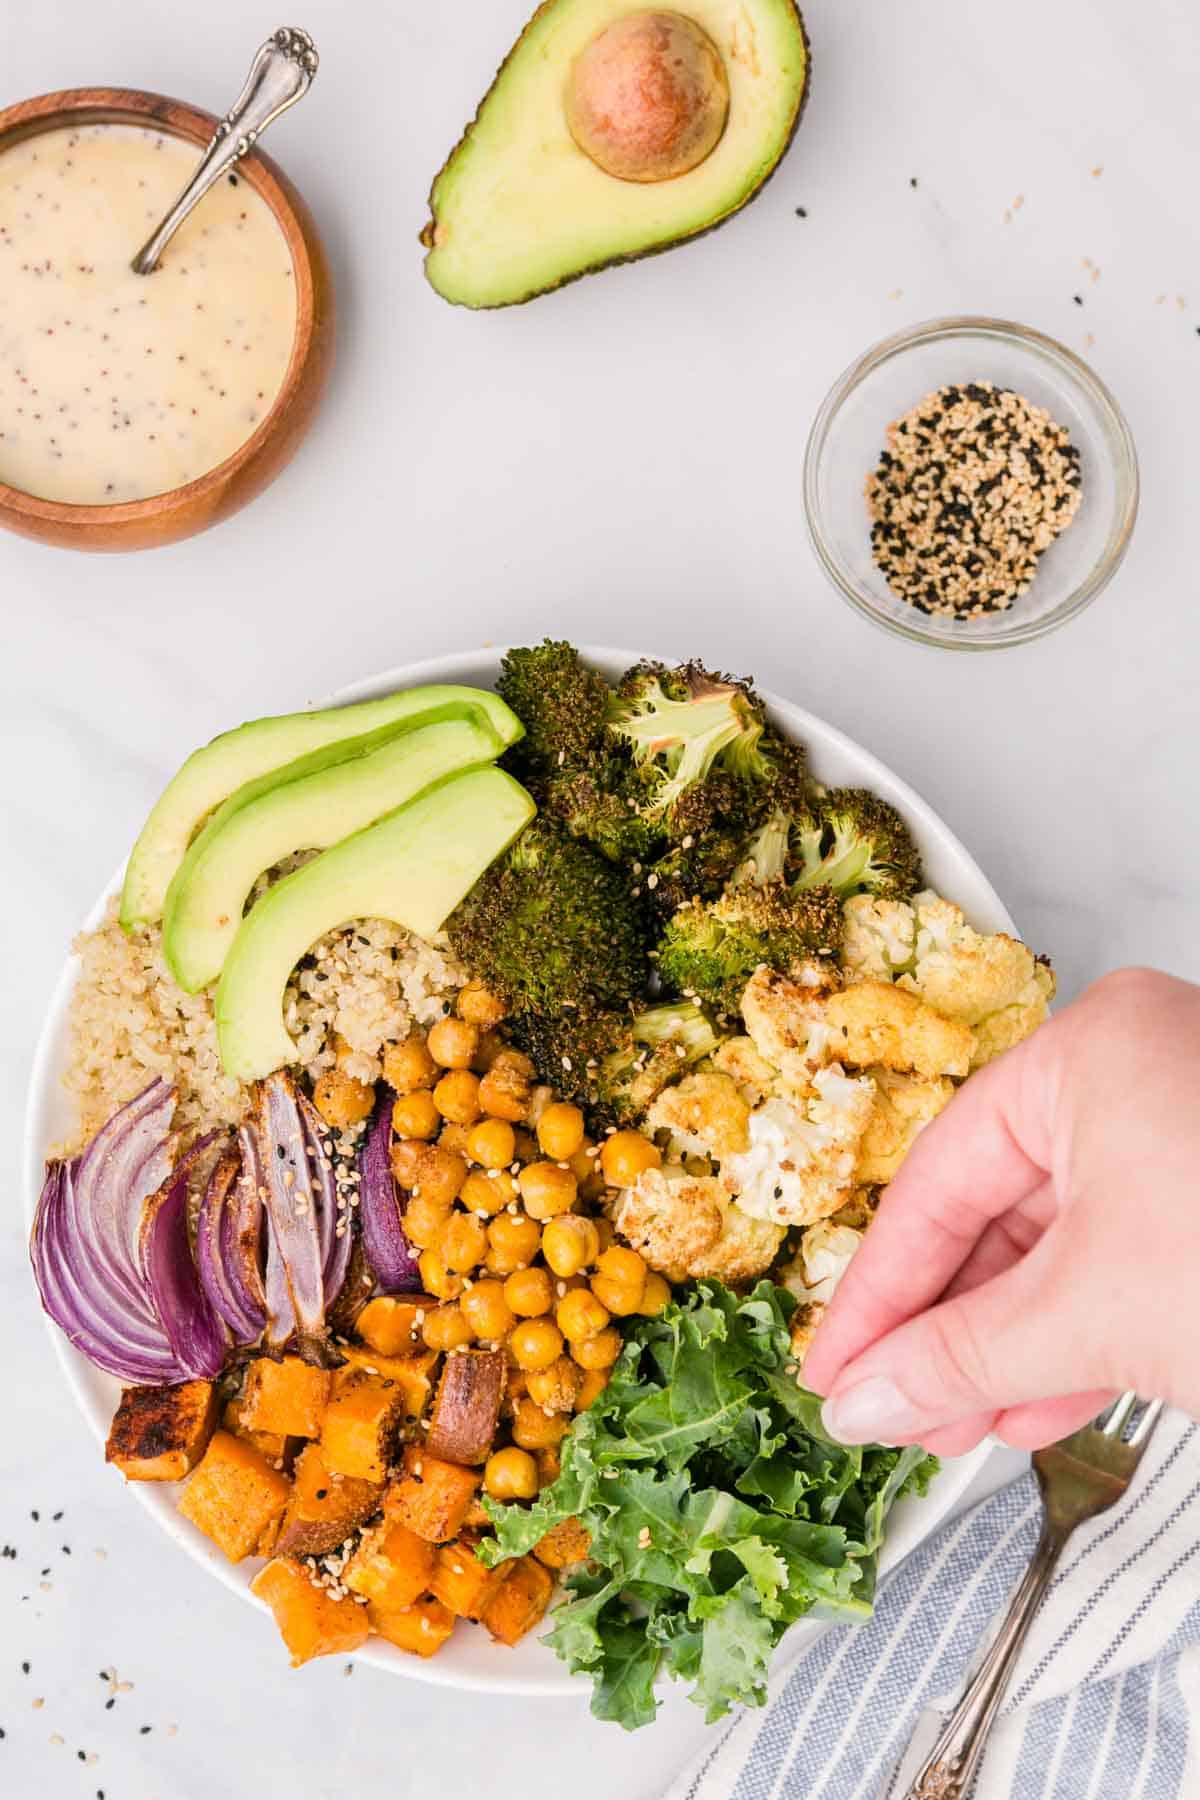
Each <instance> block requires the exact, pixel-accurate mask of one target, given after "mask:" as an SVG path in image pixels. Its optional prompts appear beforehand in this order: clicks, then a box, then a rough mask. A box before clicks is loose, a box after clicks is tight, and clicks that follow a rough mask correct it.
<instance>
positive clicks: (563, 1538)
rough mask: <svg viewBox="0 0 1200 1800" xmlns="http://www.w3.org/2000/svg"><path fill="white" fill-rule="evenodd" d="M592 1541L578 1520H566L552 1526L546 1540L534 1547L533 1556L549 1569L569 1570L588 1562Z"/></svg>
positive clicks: (540, 1541) (541, 1539)
mask: <svg viewBox="0 0 1200 1800" xmlns="http://www.w3.org/2000/svg"><path fill="white" fill-rule="evenodd" d="M591 1547H592V1540H591V1538H590V1537H589V1536H588V1534H587V1532H586V1531H585V1530H584V1528H583V1526H582V1525H581V1524H580V1523H579V1520H578V1519H564V1520H563V1521H562V1523H561V1524H559V1525H552V1526H551V1528H550V1530H549V1531H548V1532H547V1533H546V1535H545V1537H544V1538H540V1539H539V1540H538V1542H537V1543H536V1544H535V1545H534V1546H533V1554H534V1555H535V1556H536V1557H537V1559H538V1561H539V1562H540V1563H545V1565H546V1567H547V1568H548V1569H569V1568H570V1567H571V1565H572V1564H573V1563H581V1562H584V1561H586V1559H587V1553H588V1551H589V1550H590V1549H591Z"/></svg>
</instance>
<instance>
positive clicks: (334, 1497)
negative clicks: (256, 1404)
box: [276, 1444, 383, 1556]
mask: <svg viewBox="0 0 1200 1800" xmlns="http://www.w3.org/2000/svg"><path fill="white" fill-rule="evenodd" d="M382 1494H383V1488H382V1486H381V1485H380V1484H379V1483H378V1482H372V1481H355V1480H354V1479H353V1477H351V1476H348V1475H337V1474H335V1473H334V1471H333V1470H332V1469H331V1468H330V1467H329V1465H328V1464H327V1463H326V1461H325V1458H324V1456H323V1455H322V1454H321V1446H320V1445H319V1444H306V1445H305V1447H304V1449H303V1450H302V1451H301V1452H300V1454H299V1456H298V1457H297V1458H296V1469H295V1479H294V1480H293V1483H292V1494H291V1498H290V1500H289V1501H288V1506H287V1511H286V1512H285V1513H284V1515H283V1523H282V1526H281V1528H280V1532H279V1541H278V1544H277V1546H276V1547H277V1549H278V1550H279V1551H280V1553H281V1554H283V1553H286V1554H287V1555H288V1556H324V1555H325V1554H326V1553H327V1552H328V1551H330V1550H336V1549H337V1547H338V1545H339V1544H340V1543H342V1542H343V1541H344V1539H346V1538H348V1537H349V1535H350V1533H351V1532H352V1531H355V1530H357V1528H358V1526H360V1525H362V1524H363V1523H364V1522H365V1521H366V1520H367V1519H369V1518H370V1517H371V1514H372V1513H373V1512H377V1511H378V1509H379V1502H380V1499H381V1497H382Z"/></svg>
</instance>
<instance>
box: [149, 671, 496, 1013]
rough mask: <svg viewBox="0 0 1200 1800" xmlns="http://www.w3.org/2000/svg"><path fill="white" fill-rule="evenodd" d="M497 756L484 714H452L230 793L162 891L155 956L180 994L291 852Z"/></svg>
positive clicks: (352, 744)
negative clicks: (262, 880)
mask: <svg viewBox="0 0 1200 1800" xmlns="http://www.w3.org/2000/svg"><path fill="white" fill-rule="evenodd" d="M443 710H445V709H443ZM455 715H457V716H455ZM503 749H504V745H503V744H502V743H501V741H500V739H499V738H498V737H497V735H496V733H495V731H493V730H492V728H491V726H490V725H489V724H488V722H487V720H486V719H485V718H484V716H483V714H482V713H479V712H476V711H475V710H474V709H470V710H468V709H465V708H463V707H461V706H457V707H456V708H454V709H452V710H451V711H450V713H449V714H448V716H446V717H444V718H441V719H439V718H438V715H437V714H436V713H433V714H430V715H428V717H427V719H426V722H425V723H423V724H421V725H418V726H417V727H416V728H415V729H413V730H411V731H403V732H400V733H396V732H394V731H390V730H389V731H384V732H378V733H376V734H375V735H374V736H373V737H370V738H352V739H351V740H350V741H349V743H348V744H335V745H333V746H331V747H330V748H328V749H325V750H317V751H314V752H313V754H312V755H311V756H304V757H301V758H300V759H299V760H298V761H296V762H294V763H290V764H288V766H287V767H286V768H284V769H280V770H278V771H276V772H273V773H272V774H270V775H264V776H261V777H260V778H259V780H258V781H250V782H247V783H246V784H245V785H244V786H243V787H240V788H238V789H237V791H236V792H235V793H233V794H231V795H230V796H229V799H228V800H226V801H225V802H224V804H223V805H221V806H219V807H218V808H217V810H216V812H214V813H213V814H212V815H211V817H210V818H209V820H208V822H207V823H206V824H205V825H203V826H202V827H201V829H200V831H199V832H198V833H197V835H196V836H195V837H194V838H193V839H192V842H191V844H190V846H189V848H188V852H187V855H186V856H185V857H184V859H183V861H182V862H181V863H180V865H179V868H178V869H177V871H176V873H175V878H174V880H173V881H172V882H171V885H170V887H169V888H168V890H167V900H166V907H165V909H164V912H163V953H164V955H165V957H166V960H167V967H168V968H169V969H170V971H171V973H172V975H173V976H174V977H175V980H176V981H177V982H178V983H179V985H180V987H181V988H183V989H184V990H185V992H187V993H189V994H195V993H198V992H199V991H200V989H201V988H205V987H207V986H208V985H209V983H210V982H213V981H215V980H216V979H217V977H218V975H219V974H220V973H221V970H222V968H223V967H224V964H225V958H226V957H227V956H228V954H229V950H230V946H231V945H232V943H233V940H234V938H235V937H236V935H237V930H238V926H239V925H240V924H241V922H242V914H243V913H244V911H245V909H246V902H247V900H248V899H249V897H250V893H251V890H252V888H253V886H254V883H255V882H256V881H257V880H258V877H259V876H260V875H262V874H264V873H265V872H266V871H267V870H268V869H273V868H275V867H276V865H277V864H279V863H281V862H283V860H284V859H285V857H288V856H292V855H294V854H295V853H296V852H297V851H301V850H324V849H327V848H328V847H329V845H331V844H336V843H338V842H339V841H340V840H341V839H342V838H344V837H349V836H350V834H351V833H352V832H355V831H358V830H361V828H362V827H363V826H364V825H370V824H372V823H373V821H374V820H376V819H380V818H382V817H383V815H384V814H385V813H390V812H395V810H396V808H397V807H400V806H404V805H405V804H406V803H407V802H408V801H409V800H412V799H413V798H414V797H415V796H416V795H417V794H419V793H420V792H421V791H422V789H424V788H427V787H429V786H430V785H431V784H432V783H433V782H435V781H441V780H443V779H444V778H445V777H446V776H447V775H453V774H456V773H457V772H458V771H459V770H461V769H466V768H470V767H471V766H472V765H476V764H481V763H488V762H493V761H494V760H495V759H496V757H498V756H499V755H500V753H501V751H502V750H503Z"/></svg>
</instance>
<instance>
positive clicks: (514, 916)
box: [447, 819, 648, 1014]
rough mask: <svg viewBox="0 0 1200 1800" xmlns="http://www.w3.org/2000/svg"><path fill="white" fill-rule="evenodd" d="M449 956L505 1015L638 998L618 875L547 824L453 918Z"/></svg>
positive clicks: (529, 834)
mask: <svg viewBox="0 0 1200 1800" xmlns="http://www.w3.org/2000/svg"><path fill="white" fill-rule="evenodd" d="M447 929H448V931H449V934H450V941H451V944H452V945H453V947H454V950H455V952H456V954H457V955H458V956H459V957H460V958H461V959H462V961H463V962H464V963H465V964H466V965H467V967H468V969H470V970H471V972H472V974H474V975H477V976H479V977H480V979H481V980H483V981H484V982H486V984H487V986H488V987H489V988H491V989H492V990H493V991H494V992H495V993H497V994H498V995H500V997H501V998H502V999H503V1000H504V1001H505V1003H506V1005H507V1006H508V1007H509V1009H510V1011H512V1012H528V1011H535V1012H545V1013H551V1014H554V1013H558V1012H560V1011H561V1010H562V1009H563V1008H564V1007H572V1006H577V1007H580V1008H583V1009H585V1010H595V1009H597V1008H600V1007H606V1006H619V1005H623V1004H625V1003H626V1002H627V1001H628V1000H629V998H630V996H636V995H639V994H642V993H644V992H645V987H646V980H647V975H648V961H647V951H646V943H645V934H644V927H643V922H642V917H641V914H640V912H639V909H638V906H637V902H636V901H635V900H634V898H633V897H632V895H631V894H630V890H629V882H628V879H627V877H626V876H625V874H624V872H623V871H622V870H620V869H617V868H614V866H613V865H612V863H610V862H606V861H605V859H604V857H602V856H601V855H600V854H599V853H598V852H597V851H595V850H593V849H591V848H590V846H589V845H587V844H581V843H577V842H576V840H575V839H574V838H571V837H569V836H568V835H567V834H566V832H564V831H563V830H561V829H560V828H559V827H558V826H555V825H553V824H552V823H550V822H549V821H547V820H544V819H536V820H535V821H534V822H533V824H532V825H529V826H527V827H526V829H525V830H524V831H523V832H522V833H521V835H520V837H519V838H518V839H517V841H516V843H515V844H514V845H513V847H512V849H511V850H510V851H509V852H508V854H507V856H505V857H503V858H502V859H501V860H500V861H499V862H497V863H493V865H492V867H491V868H490V869H489V870H488V871H487V873H486V874H485V875H483V876H482V877H481V878H480V880H479V881H477V882H476V884H475V886H474V887H473V888H472V889H471V892H470V893H469V894H468V895H467V897H466V899H465V900H464V901H463V902H462V904H461V905H460V906H459V907H458V909H457V910H456V911H455V912H454V913H452V914H451V916H450V919H449V921H448V925H447Z"/></svg>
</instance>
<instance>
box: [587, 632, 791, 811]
mask: <svg viewBox="0 0 1200 1800" xmlns="http://www.w3.org/2000/svg"><path fill="white" fill-rule="evenodd" d="M607 716H608V728H609V731H610V732H611V733H612V734H613V735H614V736H615V737H616V738H617V739H619V740H620V742H622V743H624V744H627V745H628V746H629V749H630V751H631V752H632V755H633V760H634V764H635V766H636V767H637V769H638V770H639V772H640V774H641V776H642V780H643V794H642V801H641V809H640V810H641V811H642V812H643V814H644V815H645V816H646V817H647V818H651V819H667V818H668V817H669V815H670V814H671V812H672V809H673V808H674V807H676V806H677V805H678V804H680V803H681V802H682V801H683V799H684V796H685V795H687V793H688V790H689V789H690V788H692V787H694V786H695V785H696V784H698V783H701V784H702V783H703V782H705V781H706V780H707V779H708V778H709V777H710V776H711V775H712V774H714V772H723V773H725V774H727V775H732V776H734V777H735V778H736V779H738V780H743V779H746V778H747V776H748V775H749V774H751V773H752V772H753V770H754V768H755V767H756V763H755V757H754V751H755V747H756V746H757V744H758V742H759V740H760V739H761V737H762V735H763V729H764V727H763V719H762V709H761V707H760V705H759V702H758V701H757V699H756V698H755V696H754V694H753V692H752V690H751V689H750V688H749V687H748V686H747V685H746V684H745V683H744V682H738V681H731V680H729V679H727V678H726V677H724V676H720V675H710V674H709V672H708V671H707V669H704V668H702V667H701V665H700V664H699V663H686V664H684V665H683V666H682V667H681V668H678V669H663V668H658V667H655V666H654V665H650V664H639V665H637V667H635V668H633V669H631V670H630V671H629V673H628V674H627V675H626V676H625V678H624V679H623V681H622V682H621V683H620V685H619V687H618V689H617V691H616V693H615V694H614V695H613V696H612V697H611V699H610V701H609V705H608V715H607ZM684 829H685V830H687V829H694V827H692V826H691V825H689V826H687V827H685V828H684Z"/></svg>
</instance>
